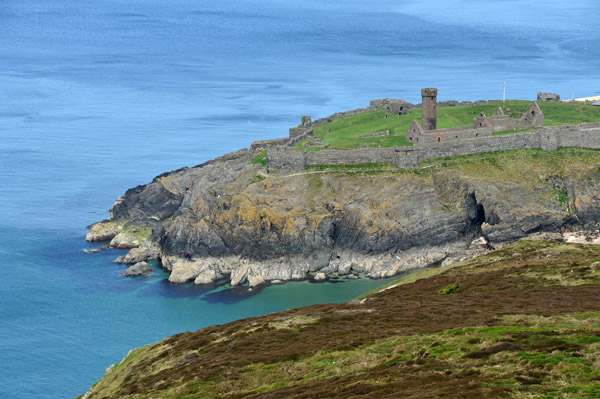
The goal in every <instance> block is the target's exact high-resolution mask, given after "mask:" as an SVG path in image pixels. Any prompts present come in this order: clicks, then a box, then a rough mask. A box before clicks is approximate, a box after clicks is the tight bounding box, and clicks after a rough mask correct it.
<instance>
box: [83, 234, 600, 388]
mask: <svg viewBox="0 0 600 399" xmlns="http://www.w3.org/2000/svg"><path fill="white" fill-rule="evenodd" d="M598 259H600V248H599V247H597V246H584V245H573V244H551V243H545V242H531V241H528V242H520V243H517V244H515V245H511V246H508V247H505V248H503V249H502V250H499V251H495V252H493V253H490V254H489V255H486V256H483V257H481V258H479V259H475V260H472V261H468V262H465V263H464V264H462V265H457V266H454V267H451V268H448V269H446V270H444V269H440V274H437V275H433V276H431V277H427V278H423V279H420V280H417V281H415V282H413V283H410V284H400V285H398V286H397V287H394V288H392V289H388V290H385V291H382V292H380V293H377V294H373V295H371V296H369V297H367V299H366V300H364V301H352V302H350V303H346V304H327V305H316V306H310V307H305V308H301V309H294V310H289V311H286V312H282V313H279V314H275V315H267V316H262V317H255V318H250V319H245V320H239V321H236V322H233V323H229V324H226V325H223V326H212V327H208V328H205V329H203V330H200V331H197V332H194V333H182V334H177V335H174V336H172V337H170V338H167V339H165V340H163V341H162V342H160V343H158V344H155V345H152V346H149V347H148V349H147V350H145V351H143V352H142V353H141V354H137V355H136V356H137V357H136V358H135V359H133V360H131V361H130V363H129V364H128V366H127V368H126V370H125V371H121V372H120V373H119V375H112V374H111V375H109V376H107V378H105V379H103V380H101V382H100V385H99V389H98V391H97V392H96V393H95V394H93V395H92V396H91V398H128V397H129V398H141V397H156V398H161V397H173V398H192V397H197V398H201V397H230V398H259V397H260V398H289V397H294V398H328V397H343V398H353V397H361V398H387V397H389V398H392V397H406V398H430V397H461V398H470V397H473V398H475V397H477V398H479V397H506V396H512V395H513V394H515V389H516V390H517V391H519V390H526V389H528V388H527V387H530V386H533V387H537V386H539V384H542V385H543V384H546V382H547V381H558V379H557V377H556V376H552V375H551V374H550V372H549V371H548V370H546V369H545V368H543V369H542V370H535V367H533V366H532V367H533V371H531V372H529V371H527V372H525V371H524V370H529V369H531V367H526V365H527V364H530V365H531V364H534V365H535V364H538V363H539V362H541V363H543V362H550V363H551V364H552V365H553V367H555V368H554V369H552V370H551V371H552V372H555V373H571V374H573V375H577V371H573V370H579V369H577V367H583V366H581V365H580V364H579V363H577V362H580V361H582V360H581V359H580V357H582V356H584V355H582V354H580V353H579V352H578V351H581V350H582V348H584V346H582V345H584V344H586V345H587V344H588V343H590V342H591V343H592V344H593V345H597V344H596V343H595V342H596V341H594V339H596V337H597V332H596V331H597V330H598V329H600V327H598V328H596V329H594V330H589V331H587V330H586V331H575V332H572V333H573V334H575V333H577V334H579V335H578V337H579V338H578V339H580V340H582V341H581V342H571V341H569V334H566V333H564V331H562V330H561V331H562V332H560V334H559V333H558V332H556V331H555V332H543V333H540V332H535V333H532V332H527V331H525V330H526V329H527V328H526V327H525V326H524V325H529V324H528V323H530V322H528V321H527V320H529V319H531V317H530V316H526V315H535V317H536V318H538V319H539V320H538V322H539V323H542V324H544V323H546V325H549V326H554V325H555V324H556V323H555V324H553V322H552V319H551V317H552V316H553V315H561V314H567V313H576V312H597V311H600V287H599V285H598V282H597V281H596V280H594V279H593V281H592V284H582V283H581V279H582V276H583V277H585V275H583V274H582V273H571V272H566V271H567V270H572V269H573V268H576V267H582V266H583V267H587V266H585V265H591V264H592V263H593V262H595V261H597V260H598ZM592 269H593V268H592ZM544 270H551V271H552V273H560V275H561V276H562V277H561V278H562V280H564V281H563V283H561V284H556V283H555V281H554V280H547V279H544V278H541V277H540V276H543V275H544ZM573 270H574V269H573ZM586 270H587V269H586ZM563 272H564V273H563ZM586 272H587V271H586ZM429 274H431V273H429ZM570 279H572V281H577V283H576V284H569V283H568V282H569V281H570ZM457 280H460V287H461V290H460V292H459V293H457V294H453V295H438V291H439V290H440V289H441V288H443V287H446V286H448V285H449V284H452V283H454V282H455V281H457ZM514 315H524V316H523V317H521V318H519V317H517V316H514ZM557 317H560V316H557ZM507 318H509V319H510V318H512V319H513V321H512V325H515V324H514V323H516V325H518V326H520V327H513V328H517V330H516V332H515V331H512V330H511V331H512V332H511V331H509V332H507V333H506V334H503V335H502V337H503V338H502V339H499V338H498V337H497V336H492V337H491V338H490V336H487V335H485V334H484V335H481V334H480V335H479V336H474V337H471V336H469V334H471V333H470V332H469V331H468V329H466V330H458V331H457V332H456V333H448V332H447V331H448V330H450V331H455V330H452V329H460V328H467V327H469V326H490V327H485V328H492V329H493V328H496V327H494V326H497V327H502V325H506V320H507ZM515 318H516V320H515ZM528 318H529V319H528ZM304 321H307V322H304ZM571 322H572V323H573V325H578V326H583V325H584V324H581V323H583V322H585V320H583V321H581V320H579V321H578V320H577V319H576V318H573V321H571ZM580 322H581V323H580ZM578 323H579V324H578ZM544 328H546V327H544ZM518 329H523V330H524V331H525V332H523V333H522V334H521V331H520V330H518ZM442 332H444V333H443V334H442ZM426 334H430V335H431V334H442V338H443V337H447V338H448V339H449V340H450V341H449V342H454V341H452V339H454V338H452V337H453V336H455V335H457V336H461V337H465V339H464V342H463V341H460V343H456V342H455V343H453V344H452V345H450V344H448V345H450V346H447V345H445V344H444V342H434V343H431V342H430V344H429V346H428V349H423V350H421V351H419V352H416V353H412V354H410V356H407V355H406V353H405V352H406V350H405V349H403V350H404V352H402V351H400V350H396V348H397V347H398V346H397V345H399V342H400V341H401V340H402V339H404V338H408V337H409V336H415V337H419V336H422V335H426ZM444 334H445V335H444ZM448 334H449V335H448ZM473 334H475V333H473ZM482 334H483V333H482ZM595 334H596V335H595ZM588 336H589V337H588ZM403 337H404V338H403ZM585 337H588V338H585ZM391 338H397V339H398V342H391V341H389V340H390V339H391ZM386 340H387V341H386ZM388 341H389V342H388ZM382 342H388V344H389V353H386V351H385V350H383V351H380V353H378V354H376V356H379V357H378V358H377V359H380V362H379V363H378V365H375V366H373V364H374V361H375V360H374V359H375V358H374V357H370V358H367V357H365V358H364V359H363V360H361V361H362V362H363V364H364V367H362V368H359V370H357V369H356V367H355V368H352V367H348V368H346V369H344V368H338V369H336V368H332V367H334V366H332V365H331V364H329V363H331V362H322V361H321V360H315V359H321V358H323V357H326V355H327V354H332V353H338V354H340V353H341V354H343V353H347V354H348V356H352V355H354V354H356V353H357V352H360V351H365V350H366V349H365V348H368V347H369V346H373V345H377V344H379V343H382ZM421 344H422V343H421ZM417 349H418V348H417ZM523 351H525V352H526V354H525V355H524V354H523ZM554 352H560V353H564V356H563V357H564V359H563V358H560V359H559V358H556V356H554V355H550V354H552V353H554ZM403 353H404V354H403ZM444 353H449V355H444ZM374 356H375V355H374ZM552 356H554V357H552ZM561 356H562V355H561ZM586 356H588V357H589V360H586V361H587V363H590V364H597V363H598V361H599V359H598V358H597V357H595V356H596V355H595V354H594V353H593V352H590V354H589V355H586ZM575 358H577V359H575ZM445 359H454V361H449V360H445ZM565 359H566V360H565ZM569 359H571V360H572V359H575V360H572V361H571V360H569ZM567 360H568V361H567ZM488 361H491V362H500V363H501V362H505V363H503V364H504V366H502V367H504V368H501V367H496V365H494V367H492V366H490V365H488V364H487V363H486V362H488ZM307 362H308V363H307ZM565 362H566V363H565ZM587 363H585V367H588V365H587ZM294 364H298V365H300V364H303V366H302V367H307V366H306V365H307V364H308V365H309V366H310V365H311V364H314V366H311V367H309V369H306V368H299V369H298V370H294ZM283 365H285V367H283ZM515 365H517V366H518V367H517V366H515ZM298 367H300V366H298ZM515 367H517V368H515ZM286 368H287V371H286ZM582 370H583V369H582ZM585 370H587V369H585ZM261 373H262V374H261ZM528 373H529V374H528ZM571 374H569V375H571ZM586 378H587V377H586ZM586 381H587V380H586ZM586 383H589V381H587V382H586ZM536 384H537V385H536ZM598 384H600V382H599V383H598ZM592 385H593V383H592ZM543 386H546V385H543ZM599 387H600V385H599ZM544 389H545V388H544ZM548 389H550V388H548ZM582 389H583V388H582ZM585 389H588V388H587V386H586V388H585ZM590 389H594V388H593V386H592V388H590ZM599 389H600V388H599Z"/></svg>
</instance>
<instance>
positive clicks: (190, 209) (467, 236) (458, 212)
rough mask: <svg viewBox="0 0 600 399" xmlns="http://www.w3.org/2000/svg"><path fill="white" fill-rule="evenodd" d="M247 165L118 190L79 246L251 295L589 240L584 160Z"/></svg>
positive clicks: (582, 155) (596, 158) (208, 168)
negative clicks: (257, 289) (268, 288)
mask: <svg viewBox="0 0 600 399" xmlns="http://www.w3.org/2000/svg"><path fill="white" fill-rule="evenodd" d="M255 156H256V153H255V152H253V151H251V150H247V149H244V150H240V151H238V152H235V153H232V154H228V155H226V156H224V157H221V158H217V159H215V160H213V161H209V162H207V163H205V164H202V165H199V166H196V167H193V168H183V169H180V170H177V171H173V172H170V173H165V174H163V175H161V176H158V177H156V178H155V179H154V180H153V181H152V182H151V183H149V184H147V185H143V186H139V187H136V188H133V189H131V190H128V191H127V192H126V193H125V194H124V195H123V196H121V197H120V198H119V199H118V200H117V201H116V202H115V204H114V205H113V207H112V208H111V216H110V218H109V219H108V220H106V221H104V222H100V223H98V224H95V225H93V226H91V233H90V235H89V236H88V239H89V240H92V241H97V240H112V241H111V245H112V246H113V247H117V246H119V245H120V243H121V241H118V242H117V241H115V238H114V237H118V236H119V235H121V236H123V235H126V236H127V237H129V239H128V240H127V242H129V243H132V245H133V246H136V247H141V248H144V249H142V250H140V249H133V250H132V251H131V252H130V254H128V255H127V256H125V257H123V258H120V259H119V261H120V262H124V263H136V262H140V261H144V260H146V259H148V258H156V257H158V258H160V259H161V261H162V266H163V267H164V268H165V269H166V270H168V271H170V272H171V276H170V279H169V280H170V281H171V282H174V283H183V282H188V281H194V282H196V283H197V284H205V283H210V282H213V281H216V280H219V279H222V278H228V279H229V280H230V282H231V284H232V285H240V284H246V283H247V284H249V285H251V286H254V285H258V284H262V283H264V282H269V281H274V280H279V281H285V280H293V279H308V278H314V276H315V275H316V274H317V273H319V272H322V273H325V274H332V273H335V274H338V275H348V274H351V273H352V274H355V273H365V274H366V275H367V276H369V277H374V278H377V277H387V276H391V275H394V274H396V273H398V272H401V271H404V270H408V269H412V268H419V267H424V266H427V265H432V264H449V263H453V262H456V261H458V260H460V259H464V258H468V257H471V256H474V255H476V254H479V253H483V252H486V251H488V250H489V249H490V248H494V247H496V248H497V247H501V246H503V245H504V244H506V243H509V242H512V241H515V240H518V239H521V238H524V237H527V236H529V235H532V234H538V235H539V234H542V235H543V234H545V233H548V234H551V235H552V234H554V233H560V232H563V231H570V230H572V231H575V230H586V229H587V230H592V229H594V228H595V226H593V223H595V221H596V220H598V217H599V216H600V198H599V197H598V193H599V192H600V172H599V171H598V168H597V167H596V166H594V165H598V164H599V163H600V153H598V152H597V151H594V150H586V149H575V148H564V149H558V150H557V151H552V152H546V151H542V150H532V149H529V150H517V151H508V152H498V153H493V154H486V155H485V156H481V155H472V156H466V157H460V158H453V159H446V160H438V161H430V162H429V163H428V164H424V165H422V167H421V168H420V169H414V170H397V169H394V168H388V167H379V166H377V165H375V166H373V167H371V168H364V169H359V170H358V171H357V169H356V168H355V166H354V165H353V166H352V167H350V166H349V167H348V169H345V168H343V167H337V168H333V169H331V170H327V169H325V170H313V171H310V170H309V171H306V172H303V173H283V172H278V173H277V174H273V173H271V174H266V173H265V172H266V171H265V168H264V167H263V166H262V165H261V164H256V163H252V162H251V160H252V159H253V157H255ZM265 176H266V177H265ZM357 188H359V189H357ZM555 235H556V234H554V236H552V237H553V238H555ZM319 277H321V275H319Z"/></svg>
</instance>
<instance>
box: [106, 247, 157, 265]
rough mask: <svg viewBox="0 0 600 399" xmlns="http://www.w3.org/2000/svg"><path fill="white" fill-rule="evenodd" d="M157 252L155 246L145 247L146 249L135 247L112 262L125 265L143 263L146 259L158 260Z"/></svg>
mask: <svg viewBox="0 0 600 399" xmlns="http://www.w3.org/2000/svg"><path fill="white" fill-rule="evenodd" d="M158 257H159V252H158V248H157V247H155V246H151V245H149V246H147V247H135V248H133V249H131V250H130V251H129V252H128V253H127V255H125V256H119V257H118V258H117V259H115V260H114V262H115V263H126V264H134V263H138V262H143V261H146V260H148V259H158Z"/></svg>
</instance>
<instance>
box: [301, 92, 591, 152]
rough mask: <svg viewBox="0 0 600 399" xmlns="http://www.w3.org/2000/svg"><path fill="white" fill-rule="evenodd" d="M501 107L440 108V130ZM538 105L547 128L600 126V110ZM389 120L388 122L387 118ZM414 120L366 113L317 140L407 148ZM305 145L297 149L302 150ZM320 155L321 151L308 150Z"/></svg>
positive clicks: (510, 107) (516, 105) (514, 111)
mask: <svg viewBox="0 0 600 399" xmlns="http://www.w3.org/2000/svg"><path fill="white" fill-rule="evenodd" d="M501 105H502V102H500V101H491V102H489V103H486V104H482V105H469V106H455V107H441V108H438V109H437V114H438V128H440V129H442V128H448V127H456V126H467V125H468V126H470V125H472V124H473V118H475V117H476V116H478V115H479V113H480V112H485V113H486V115H488V116H491V115H493V114H494V112H496V110H497V109H498V107H500V106H501ZM530 105H531V101H523V100H509V101H507V102H506V106H505V107H504V108H503V109H504V112H505V113H506V115H510V116H511V117H512V118H517V119H518V118H521V116H522V115H523V113H524V112H526V111H527V109H528V108H529V106H530ZM538 105H539V106H540V108H541V109H542V111H543V112H544V115H545V120H544V126H557V125H576V124H579V123H582V122H588V123H589V122H599V121H600V116H599V112H600V110H598V109H596V108H598V107H592V106H590V105H586V104H582V103H543V102H539V103H538ZM385 116H387V118H386V117H385ZM413 119H416V120H418V121H419V122H420V121H421V109H420V108H415V109H413V111H412V112H411V113H409V114H406V115H395V114H390V113H389V112H387V111H386V110H378V111H371V112H366V113H363V114H359V115H355V116H349V117H344V118H339V119H334V120H332V121H331V122H328V123H326V124H324V125H321V126H319V127H317V128H316V129H315V133H314V134H315V136H316V137H322V143H323V144H327V143H329V146H328V147H327V148H328V149H347V148H356V147H360V146H361V145H364V144H366V143H369V144H370V145H371V146H381V147H392V146H395V145H397V146H408V145H412V143H410V142H408V141H406V131H407V130H408V127H409V126H410V124H411V122H412V121H413ZM384 131H389V133H390V134H389V136H383V137H370V138H357V137H356V136H361V135H365V134H370V133H375V132H384ZM302 144H303V143H299V144H297V145H296V146H297V147H302ZM308 149H309V150H311V151H318V150H320V148H315V147H312V148H308Z"/></svg>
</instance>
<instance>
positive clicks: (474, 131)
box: [419, 126, 492, 145]
mask: <svg viewBox="0 0 600 399" xmlns="http://www.w3.org/2000/svg"><path fill="white" fill-rule="evenodd" d="M491 135H492V130H491V129H490V128H488V127H481V128H474V127H472V126H464V127H456V128H448V129H439V130H433V131H429V132H424V134H422V135H420V136H419V145H426V144H432V143H440V142H442V143H445V142H447V141H453V140H469V139H475V138H478V137H490V136H491Z"/></svg>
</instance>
